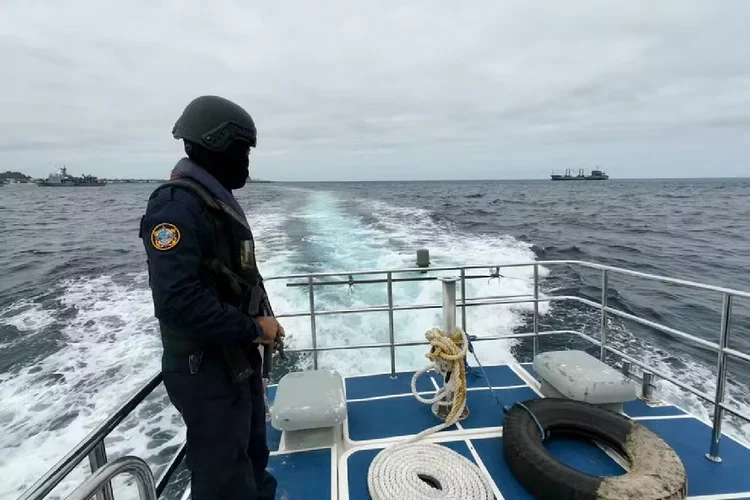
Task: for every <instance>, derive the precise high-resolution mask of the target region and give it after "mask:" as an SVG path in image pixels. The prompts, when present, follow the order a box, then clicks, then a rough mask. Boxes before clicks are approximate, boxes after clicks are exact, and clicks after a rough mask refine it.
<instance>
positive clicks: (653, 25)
mask: <svg viewBox="0 0 750 500" xmlns="http://www.w3.org/2000/svg"><path fill="white" fill-rule="evenodd" d="M748 28H750V4H748V3H747V2H746V1H744V0H732V1H730V0H725V1H722V2H706V1H704V0H679V1H662V2H649V1H646V0H628V1H625V0H622V1H617V2H616V1H605V2H600V1H593V0H591V1H585V2H584V1H570V2H565V3H551V2H548V1H537V2H528V1H521V0H515V1H506V2H469V3H465V4H464V5H463V6H461V5H459V4H457V3H455V2H448V1H445V0H439V1H429V2H428V1H426V0H425V1H422V2H401V3H400V4H392V6H384V5H382V3H378V2H364V1H346V2H344V1H331V2H325V3H321V4H318V5H317V6H316V7H313V6H312V4H307V3H303V2H288V1H287V2H282V1H273V2H271V1H268V2H253V3H252V4H250V3H248V2H240V1H239V0H217V1H215V2H213V3H210V4H209V3H208V2H202V1H198V0H189V1H178V0H172V1H161V2H145V1H142V0H134V1H132V2H118V3H109V2H93V1H91V0H78V1H70V2H66V3H65V4H64V5H62V4H59V3H58V2H42V1H24V2H21V1H18V0H6V1H5V2H3V3H2V5H0V33H2V35H0V58H1V59H2V61H3V70H2V78H0V109H2V113H1V114H0V163H1V164H0V169H3V170H4V169H8V168H10V169H22V170H25V171H27V172H29V173H32V174H34V175H44V174H46V173H48V172H49V171H51V170H53V169H54V168H56V166H57V165H59V164H61V163H66V164H67V165H68V166H69V167H70V168H71V169H72V170H74V171H76V172H84V171H85V172H92V173H95V174H98V175H101V176H125V175H127V176H138V177H157V176H158V177H164V176H166V173H167V172H168V171H169V169H170V168H171V166H172V164H173V162H174V161H175V160H176V159H177V158H178V157H179V155H180V154H181V153H182V150H181V146H180V144H179V143H178V142H177V141H174V140H173V139H172V138H171V135H170V132H171V127H172V124H173V123H174V120H175V119H176V117H177V116H178V115H179V113H180V112H181V110H182V108H183V107H184V106H185V104H186V103H187V102H188V101H189V100H190V99H192V98H193V97H195V96H196V95H200V94H219V95H224V96H226V97H228V98H230V99H233V100H236V101H237V102H239V103H240V104H242V105H244V106H245V107H246V108H247V109H248V110H249V111H250V112H251V114H252V115H253V117H254V118H255V119H256V121H257V124H258V129H259V147H258V149H257V151H255V152H254V153H253V157H252V161H253V169H254V174H255V175H258V176H261V177H265V178H272V179H295V180H296V179H304V180H316V179H322V180H335V179H360V178H363V179H364V178H367V179H377V178H506V177H516V178H518V177H524V178H535V177H542V178H543V177H544V176H545V175H546V174H548V173H549V171H550V170H551V169H552V168H557V169H563V168H578V167H581V166H584V167H591V166H594V165H595V164H601V165H603V166H605V167H606V168H607V169H608V170H609V171H610V172H611V173H612V174H613V175H615V176H618V177H638V176H649V177H650V176H659V177H667V176H700V175H727V176H731V175H743V174H744V175H750V168H748V166H747V164H748V160H750V153H749V152H748V149H749V148H748V146H747V144H750V29H748Z"/></svg>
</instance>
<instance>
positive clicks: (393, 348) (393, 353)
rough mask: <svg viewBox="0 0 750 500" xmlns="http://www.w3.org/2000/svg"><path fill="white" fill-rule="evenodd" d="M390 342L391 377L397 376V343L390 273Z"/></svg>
mask: <svg viewBox="0 0 750 500" xmlns="http://www.w3.org/2000/svg"><path fill="white" fill-rule="evenodd" d="M388 341H389V342H390V344H391V377H395V376H396V346H395V345H394V344H395V343H396V339H395V335H394V331H393V273H390V272H389V273H388Z"/></svg>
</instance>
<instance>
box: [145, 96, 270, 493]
mask: <svg viewBox="0 0 750 500" xmlns="http://www.w3.org/2000/svg"><path fill="white" fill-rule="evenodd" d="M172 134H173V136H174V137H175V138H176V139H182V140H183V141H184V145H185V152H186V153H187V156H188V157H187V158H182V159H181V160H179V161H178V162H177V165H176V166H175V167H174V170H173V171H172V175H171V179H172V180H170V181H168V182H166V183H165V184H163V185H162V186H160V187H159V188H157V189H156V191H154V193H153V194H152V195H151V197H150V198H149V201H148V207H147V209H146V214H145V215H144V216H143V218H142V220H141V228H140V236H141V238H142V239H143V243H144V246H145V248H146V254H147V260H148V269H149V284H150V286H151V292H152V296H153V301H154V311H155V315H156V317H157V318H158V320H159V327H160V330H161V337H162V344H163V347H164V353H163V356H162V373H163V375H164V385H165V387H166V389H167V393H168V394H169V398H170V400H171V401H172V403H173V404H174V406H175V407H176V408H177V410H178V411H179V412H180V413H181V414H182V417H183V420H184V421H185V424H186V426H187V457H186V463H187V467H188V469H189V470H190V471H191V490H192V498H193V500H212V499H219V498H221V499H231V500H235V499H238V500H239V499H243V500H249V499H257V500H265V499H273V498H274V496H275V492H276V479H275V478H274V477H273V476H272V475H271V474H269V473H268V471H266V467H267V465H268V457H269V450H268V446H267V445H266V430H265V429H266V426H265V424H266V420H265V416H266V407H265V399H264V388H263V381H262V379H261V369H262V363H263V361H265V362H266V363H268V362H270V359H264V360H262V359H261V353H260V351H259V345H258V344H266V345H269V344H270V345H274V343H275V342H276V341H278V340H280V338H281V337H283V336H284V329H283V328H282V327H281V326H280V325H279V323H278V322H277V321H276V319H275V318H274V317H273V311H272V310H271V307H270V304H269V301H268V297H267V295H266V293H265V288H264V286H263V278H262V276H261V275H260V273H259V271H258V268H257V265H256V262H255V245H254V242H253V235H252V232H251V230H250V226H249V225H248V223H247V219H246V218H245V214H244V212H243V210H242V208H241V207H240V205H239V204H238V203H237V201H236V200H235V198H234V196H233V195H232V190H233V189H239V188H241V187H243V186H244V185H245V182H246V180H247V178H248V165H249V154H250V148H253V147H255V146H256V128H255V123H254V122H253V120H252V118H251V117H250V115H249V114H248V113H247V112H246V111H245V110H244V109H243V108H241V107H240V106H238V105H237V104H235V103H233V102H231V101H229V100H227V99H224V98H221V97H217V96H202V97H198V98H196V99H195V100H193V101H192V102H191V103H190V104H188V106H187V107H186V108H185V110H184V111H183V113H182V116H180V118H179V119H178V120H177V123H176V124H175V126H174V129H173V131H172ZM269 354H271V349H270V348H267V349H266V354H265V356H264V357H265V358H270V355H269Z"/></svg>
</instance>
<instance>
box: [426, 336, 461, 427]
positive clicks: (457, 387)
mask: <svg viewBox="0 0 750 500" xmlns="http://www.w3.org/2000/svg"><path fill="white" fill-rule="evenodd" d="M425 337H426V338H427V340H428V341H429V342H430V345H431V346H432V349H431V350H430V352H429V353H427V354H426V355H425V356H426V357H427V358H428V359H429V360H430V361H432V362H433V363H435V366H436V367H437V368H439V369H440V371H442V372H443V374H445V373H446V372H448V371H450V372H452V374H451V380H452V381H453V404H452V406H451V411H450V412H449V413H448V416H447V417H446V418H445V421H446V422H450V423H451V424H453V423H456V422H457V421H458V419H459V417H460V416H461V413H463V410H464V407H465V406H466V366H465V365H464V358H466V352H467V347H468V346H467V344H466V336H465V335H464V333H463V332H462V331H461V329H460V328H457V329H456V331H455V332H453V335H451V336H450V337H446V336H445V335H443V332H442V331H441V330H440V329H439V328H433V329H431V330H429V331H427V333H425Z"/></svg>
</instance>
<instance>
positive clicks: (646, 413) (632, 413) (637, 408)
mask: <svg viewBox="0 0 750 500" xmlns="http://www.w3.org/2000/svg"><path fill="white" fill-rule="evenodd" d="M623 410H624V411H625V413H626V414H627V415H628V416H629V417H631V418H635V417H668V416H673V415H675V416H676V415H687V413H685V412H684V411H682V410H680V409H679V408H677V407H676V406H672V405H668V406H649V405H647V404H646V403H644V402H643V401H641V400H640V399H636V400H635V401H628V402H627V403H625V404H624V405H623Z"/></svg>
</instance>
